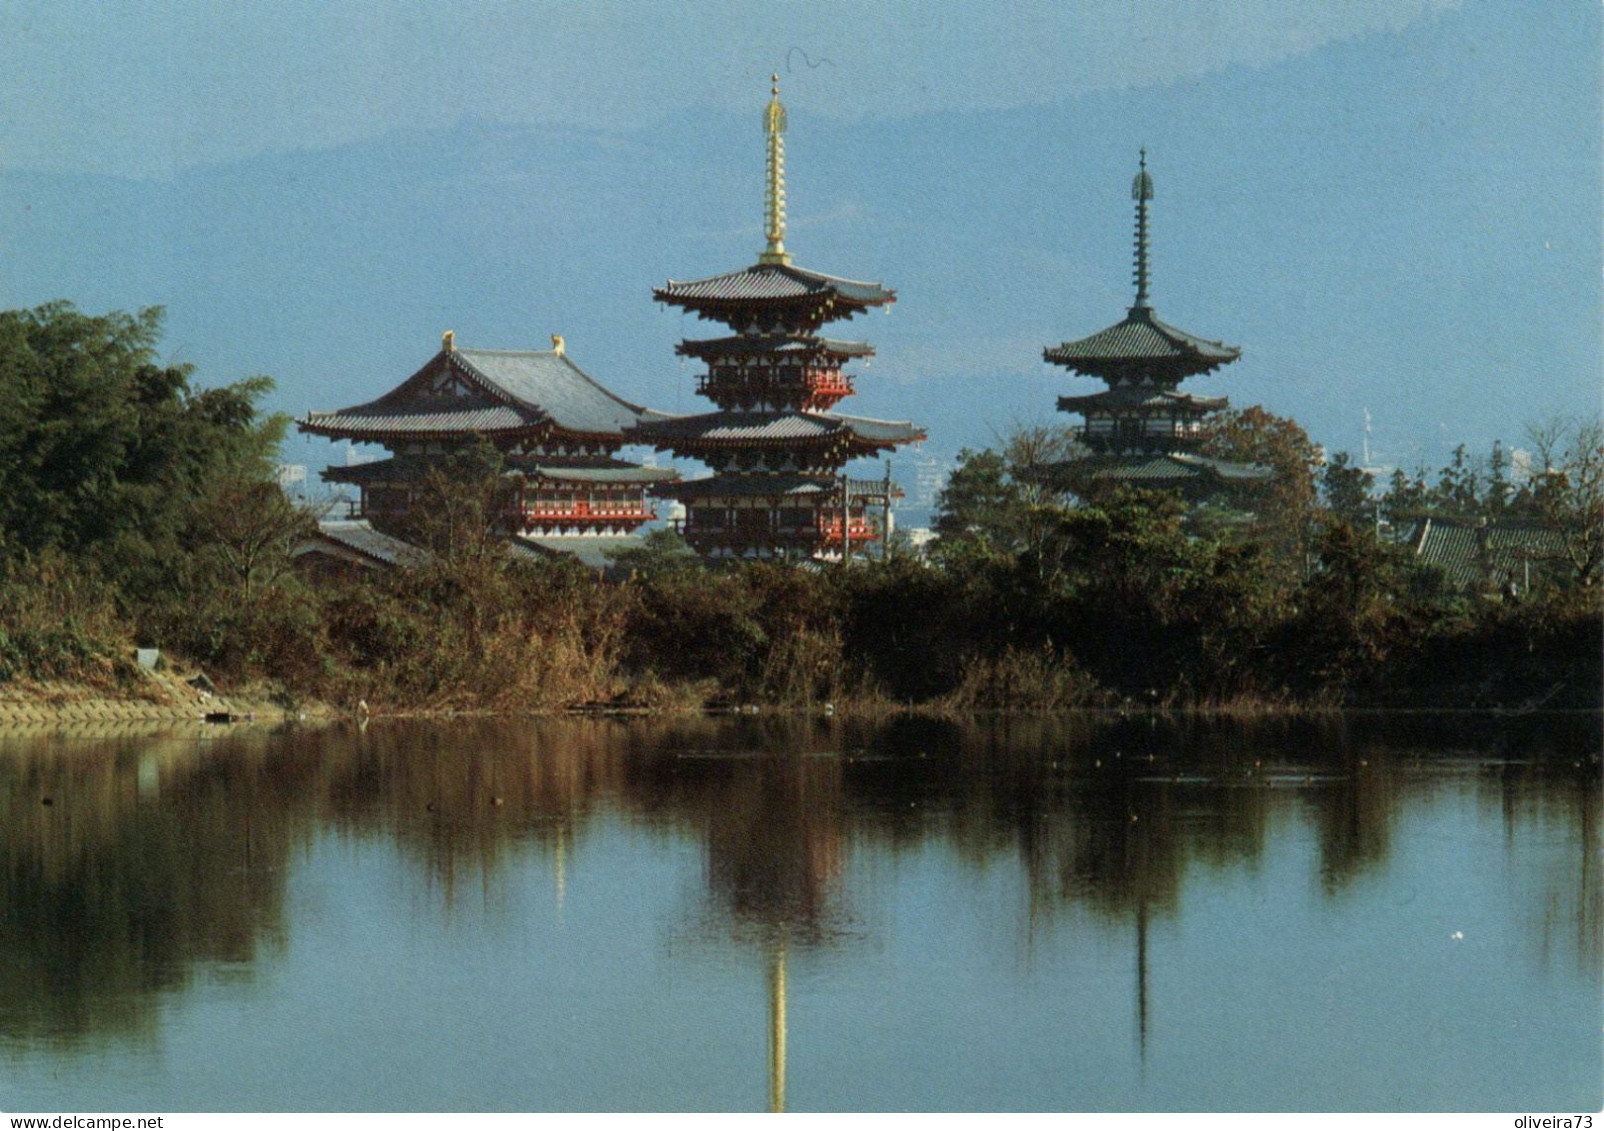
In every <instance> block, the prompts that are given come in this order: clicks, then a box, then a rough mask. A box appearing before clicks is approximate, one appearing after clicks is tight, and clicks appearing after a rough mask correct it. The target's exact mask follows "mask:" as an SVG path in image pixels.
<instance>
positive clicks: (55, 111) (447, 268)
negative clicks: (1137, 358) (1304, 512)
mask: <svg viewBox="0 0 1604 1131" xmlns="http://www.w3.org/2000/svg"><path fill="white" fill-rule="evenodd" d="M1601 51H1604V14H1601V9H1600V5H1599V4H1598V3H1596V2H1595V0H1463V2H1455V0H1325V2H1316V0H1308V2H1297V3H1294V2H1291V0H1234V2H1233V0H1221V2H1218V3H1209V2H1207V0H1194V2H1179V0H1177V2H1154V0H1082V2H1079V3H1074V4H1068V3H1065V4H1048V3H1018V2H1015V3H1004V2H954V3H915V2H882V3H861V4H838V3H829V4H825V3H796V4H774V3H759V2H756V0H731V2H723V3H711V2H703V3H696V2H684V3H673V4H670V3H662V4H649V3H634V2H625V0H611V2H605V0H604V2H599V3H585V4H577V3H576V4H563V3H461V2H459V3H452V4H424V3H406V2H392V3H379V2H377V0H367V2H362V3H325V2H310V0H284V2H277V3H264V4H251V5H239V4H223V3H219V2H207V3H199V2H191V3H175V2H169V3H158V2H150V3H140V4H118V3H95V4H87V3H62V2H51V3H42V2H41V3H34V2H15V0H10V2H8V0H0V305H6V306H29V305H34V304H36V303H39V302H44V301H47V300H50V299H55V298H69V299H73V300H75V301H77V302H78V303H79V304H80V305H81V306H83V307H84V308H86V309H89V310H104V309H112V308H134V307H140V306H145V305H150V304H156V303H161V304H165V305H167V307H168V310H169V335H168V348H169V350H170V351H171V353H172V355H173V356H174V357H176V358H181V359H183V360H186V361H191V362H194V363H195V364H196V366H197V368H198V371H199V372H198V376H199V379H200V380H201V381H202V382H205V383H217V382H221V381H227V380H232V379H235V378H237V377H240V376H243V375H245V374H248V373H255V372H266V373H269V374H271V375H272V376H274V377H275V378H276V379H277V380H278V382H279V394H278V399H277V401H276V402H275V404H274V406H273V407H275V408H282V409H284V410H287V411H290V412H293V413H296V414H301V413H304V412H305V411H306V410H308V409H310V408H322V409H328V408H334V407H338V406H340V405H346V404H352V403H355V402H358V401H362V400H366V399H369V398H371V397H372V396H374V395H377V394H378V393H380V392H382V391H384V390H385V389H387V388H389V387H390V386H391V385H393V384H394V383H396V382H397V381H399V380H400V379H402V378H403V377H405V376H406V375H408V374H409V373H411V372H412V371H413V370H414V369H415V368H416V367H417V366H418V365H419V364H421V363H422V362H423V361H424V360H425V359H426V358H427V357H428V356H429V353H430V352H432V350H433V349H434V348H435V346H436V344H437V343H438V341H439V333H440V331H441V330H442V329H444V328H446V327H447V326H451V327H453V328H455V329H456V330H457V331H458V341H459V342H462V343H464V344H467V345H475V346H487V347H502V348H517V347H522V348H538V347H541V346H543V345H545V344H546V342H547V340H548V337H547V336H548V334H550V333H552V332H561V333H564V334H565V336H566V337H567V339H568V342H569V347H570V353H571V355H572V356H574V357H576V359H578V360H579V361H580V363H581V364H582V365H584V366H586V367H587V368H588V369H590V370H591V371H592V372H594V373H595V374H596V375H597V376H598V377H599V378H601V379H602V380H603V381H605V382H607V383H608V384H610V385H612V386H614V387H615V388H617V389H618V390H619V391H620V392H621V393H623V394H624V395H626V396H629V397H631V398H633V399H636V400H639V401H643V402H646V403H649V404H652V405H654V406H657V407H661V408H664V409H668V410H670V411H674V410H677V411H686V412H688V411H694V410H695V409H696V408H697V407H698V406H699V404H700V402H698V401H697V400H696V398H695V397H694V392H693V390H691V386H692V385H693V384H694V381H693V378H694V374H692V375H690V376H689V377H688V376H687V375H686V373H685V371H684V369H683V367H682V365H681V363H680V361H679V359H677V358H675V357H674V355H673V345H674V342H675V341H676V340H677V339H679V338H680V337H683V336H685V335H687V334H690V335H696V334H698V333H703V332H711V331H709V330H708V329H707V327H705V325H704V326H702V327H698V326H697V325H696V324H695V323H694V321H692V322H690V323H686V322H685V321H684V320H683V319H681V317H680V316H679V315H678V314H677V313H675V312H672V311H665V310H663V309H661V308H659V307H657V306H656V305H655V304H653V303H652V302H651V300H650V289H651V287H653V286H654V285H657V284H660V283H661V282H662V281H663V280H664V279H665V278H668V277H676V278H693V277H696V276H699V275H707V274H713V273H715V272H718V271H722V270H728V269H732V268H735V267H739V266H742V265H744V264H746V263H749V262H751V260H752V258H753V257H754V256H755V254H756V252H757V251H758V250H759V248H760V246H761V236H760V230H759V229H760V222H761V185H760V180H761V169H762V148H761V137H760V134H759V127H758V121H759V116H760V109H761V106H762V101H763V98H764V96H765V93H766V88H767V82H766V79H767V75H768V73H769V72H770V71H773V70H778V71H779V72H780V73H781V75H782V78H783V81H784V92H785V99H786V102H787V105H788V106H789V108H790V111H791V133H790V135H789V137H788V142H787V144H788V155H789V167H790V177H791V181H790V187H791V198H790V204H791V228H790V233H789V237H788V241H787V242H788V244H789V245H790V247H791V248H792V250H793V251H794V252H795V253H796V254H797V258H798V261H799V262H801V263H803V264H805V265H807V266H810V267H814V268H816V269H819V270H825V271H830V272H834V273H838V274H843V275H848V276H853V277H859V278H873V279H883V280H884V281H886V282H887V283H888V284H890V285H892V286H894V287H896V288H897V290H898V292H899V296H900V297H899V302H898V304H897V308H896V314H895V317H893V318H891V319H889V320H885V319H881V318H879V317H878V316H877V317H875V318H874V319H872V320H868V321H864V320H859V321H858V322H857V323H855V324H848V325H847V326H845V327H838V328H837V331H838V332H839V333H841V334H842V335H844V336H862V337H867V338H869V339H870V340H871V341H873V342H874V343H875V344H876V346H877V347H878V348H879V351H880V353H879V356H878V357H877V358H876V359H875V361H874V363H873V368H872V369H870V370H869V371H867V372H866V373H864V374H862V379H861V380H860V381H859V389H860V390H861V393H862V395H861V396H860V397H858V398H857V400H856V402H850V403H849V404H848V405H846V406H843V407H844V408H848V409H851V410H855V411H861V412H864V413H867V414H871V415H879V416H887V417H894V418H899V419H910V418H911V419H913V420H916V421H919V422H920V423H923V424H926V425H927V426H928V427H929V429H930V435H931V443H930V448H931V450H933V451H934V452H935V453H937V454H939V455H942V456H944V457H945V456H947V455H950V454H951V453H952V452H954V451H956V450H957V449H958V448H959V447H960V446H965V445H968V446H976V445H980V444H985V443H987V442H989V441H990V440H991V439H992V438H993V436H994V435H995V434H996V433H997V432H998V431H1002V430H1006V429H1007V428H1008V427H1009V426H1010V424H1012V423H1013V422H1016V421H1019V420H1021V419H1030V418H1035V419H1041V420H1045V419H1057V420H1059V421H1064V420H1065V419H1066V418H1064V417H1059V416H1056V415H1055V414H1054V413H1053V412H1052V407H1053V404H1054V402H1055V399H1056V397H1057V396H1058V395H1060V394H1062V393H1068V392H1087V391H1090V389H1089V388H1088V387H1087V382H1085V381H1084V379H1076V378H1072V377H1069V376H1068V375H1066V374H1064V373H1063V372H1062V371H1060V370H1055V369H1052V368H1051V367H1048V366H1046V365H1044V364H1043V363H1042V361H1041V348H1042V347H1043V346H1045V345H1049V344H1053V343H1056V342H1058V341H1061V340H1064V339H1066V338H1074V337H1079V336H1082V335H1084V334H1087V333H1090V332H1092V331H1094V330H1097V329H1099V328H1101V327H1103V326H1105V325H1108V324H1109V323H1111V322H1114V321H1116V320H1117V319H1118V318H1119V317H1121V316H1122V314H1123V312H1124V308H1125V306H1126V305H1128V303H1129V300H1130V285H1129V256H1130V201H1129V194H1128V186H1129V184H1130V175H1131V173H1132V171H1133V166H1134V163H1135V157H1136V149H1137V147H1138V145H1140V144H1143V143H1146V144H1147V145H1148V146H1149V147H1150V150H1151V152H1152V159H1153V169H1154V173H1155V176H1156V178H1157V180H1158V199H1157V200H1156V201H1155V219H1154V224H1155V228H1154V248H1155V250H1154V254H1155V283H1154V299H1155V305H1156V307H1157V309H1158V312H1159V313H1160V315H1161V316H1163V317H1164V318H1166V319H1167V320H1168V321H1171V322H1173V323H1175V324H1176V325H1179V326H1181V327H1183V328H1185V329H1187V330H1190V331H1193V332H1195V333H1198V334H1201V335H1203V336H1205V337H1209V338H1220V339H1223V340H1225V341H1227V342H1230V343H1233V344H1238V345H1241V346H1242V347H1243V350H1244V352H1243V357H1242V360H1241V361H1240V362H1239V363H1237V364H1235V365H1233V366H1230V367H1227V369H1226V370H1223V371H1222V372H1221V373H1219V374H1217V375H1215V376H1212V377H1209V378H1206V379H1203V380H1201V381H1199V382H1198V383H1197V391H1198V392H1201V393H1206V394H1216V393H1224V394H1227V395H1229V396H1230V397H1231V398H1232V401H1233V403H1235V404H1238V405H1245V404H1254V403H1260V404H1263V405H1265V406H1266V407H1267V408H1269V409H1271V410H1272V411H1275V412H1278V413H1281V414H1284V415H1289V416H1293V417H1295V418H1296V419H1298V420H1299V421H1300V422H1302V423H1303V424H1304V425H1305V426H1306V427H1307V428H1308V429H1309V431H1310V432H1311V434H1312V435H1314V437H1315V438H1316V439H1317V440H1319V441H1321V442H1323V443H1326V444H1328V445H1330V446H1331V447H1333V448H1338V449H1341V448H1346V449H1351V450H1355V451H1357V450H1358V449H1359V447H1360V446H1361V444H1362V442H1363V434H1362V428H1363V420H1364V413H1365V412H1366V410H1368V411H1369V412H1370V413H1371V414H1372V416H1373V417H1374V419H1375V420H1376V433H1375V436H1374V440H1375V443H1376V446H1377V448H1378V449H1379V450H1380V451H1381V452H1382V454H1383V455H1384V456H1386V457H1387V458H1388V459H1391V460H1394V461H1397V462H1403V463H1406V464H1409V465H1413V464H1415V463H1417V462H1418V463H1425V464H1427V465H1429V466H1431V467H1435V466H1438V465H1439V464H1440V463H1441V462H1442V457H1443V456H1445V454H1446V451H1447V449H1448V448H1449V447H1451V446H1452V445H1453V444H1454V443H1457V442H1461V441H1464V442H1467V443H1469V444H1471V445H1472V446H1473V447H1475V448H1478V449H1480V450H1485V449H1486V448H1487V446H1488V445H1489V444H1490V443H1491V441H1492V440H1493V438H1494V437H1501V438H1503V439H1504V440H1505V441H1508V442H1514V443H1518V442H1519V441H1520V439H1521V435H1522V433H1523V430H1524V427H1525V425H1526V424H1527V423H1530V422H1533V421H1536V420H1540V419H1543V418H1545V417H1547V416H1550V415H1552V414H1555V413H1585V412H1596V411H1598V410H1599V406H1600V391H1601V384H1600V382H1601V376H1600V369H1601V366H1604V337H1601V329H1600V308H1601V303H1604V289H1601V267H1604V257H1601V242H1600V215H1601V204H1604V176H1601V168H1600V164H1601V129H1600V126H1601V120H1600V102H1601V97H1604V87H1601V81H1600V71H1601V64H1600V59H1601ZM688 390H691V391H688ZM313 447H314V446H309V445H308V444H307V443H306V442H302V443H300V444H299V446H297V447H295V448H293V449H292V455H293V456H294V458H297V459H308V460H310V461H311V462H320V461H321V460H322V459H325V458H327V454H328V453H327V450H326V448H322V447H318V450H316V451H314V450H313Z"/></svg>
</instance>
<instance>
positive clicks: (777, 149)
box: [757, 75, 791, 266]
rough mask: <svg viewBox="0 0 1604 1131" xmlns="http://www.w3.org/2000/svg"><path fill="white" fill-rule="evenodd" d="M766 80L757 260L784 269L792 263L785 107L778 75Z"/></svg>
mask: <svg viewBox="0 0 1604 1131" xmlns="http://www.w3.org/2000/svg"><path fill="white" fill-rule="evenodd" d="M769 81H770V83H771V84H772V85H771V86H770V89H769V104H768V106H766V107H764V110H763V132H764V133H765V134H766V135H768V168H767V170H766V171H767V180H766V184H765V187H764V192H763V235H764V238H765V239H766V240H767V241H768V242H767V244H766V245H765V247H764V248H763V253H762V254H761V255H759V256H758V257H757V261H758V262H759V263H770V264H778V265H780V266H784V265H785V264H788V263H790V262H791V256H790V255H789V254H788V253H787V252H786V250H785V107H784V105H782V104H781V102H780V76H779V75H770V76H769Z"/></svg>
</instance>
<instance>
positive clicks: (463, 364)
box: [297, 349, 658, 439]
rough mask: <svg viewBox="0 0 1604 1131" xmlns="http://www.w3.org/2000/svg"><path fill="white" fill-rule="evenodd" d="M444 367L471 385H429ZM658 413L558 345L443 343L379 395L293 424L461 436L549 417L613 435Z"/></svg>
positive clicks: (340, 431) (336, 433) (574, 428)
mask: <svg viewBox="0 0 1604 1131" xmlns="http://www.w3.org/2000/svg"><path fill="white" fill-rule="evenodd" d="M444 366H449V367H450V368H451V369H452V370H454V371H455V372H456V373H458V374H461V375H462V376H463V377H464V378H465V379H466V381H467V383H468V384H469V385H470V386H471V389H472V391H471V392H470V393H468V394H467V395H463V396H452V395H446V394H441V393H437V392H433V391H432V390H431V377H432V376H433V375H434V374H436V373H438V372H439V371H440V369H441V368H442V367H444ZM657 416H658V414H657V413H654V412H652V411H650V410H649V409H644V408H641V407H640V406H639V405H634V404H630V403H629V402H628V401H626V400H623V399H622V398H620V397H618V396H616V395H614V394H613V393H612V392H610V391H608V390H607V389H606V388H604V387H603V386H601V385H600V384H598V383H597V382H596V381H595V379H594V378H592V377H591V376H590V375H589V374H587V373H586V372H585V371H584V370H582V369H580V368H579V367H578V366H577V365H575V364H574V363H573V362H571V361H569V360H568V358H567V357H566V356H565V355H564V354H561V353H558V352H557V351H556V350H477V349H455V350H450V351H446V350H442V351H441V352H440V353H437V354H435V356H434V357H432V358H430V359H429V361H428V363H427V364H425V365H424V366H423V368H422V369H420V370H418V372H416V373H414V374H413V375H412V376H411V377H409V378H407V380H405V381H403V382H402V383H401V384H400V385H398V386H397V387H396V388H394V389H392V390H390V391H389V392H388V393H386V394H384V396H382V397H380V398H378V399H377V400H374V401H369V402H367V403H366V404H360V405H354V406H352V407H350V408H344V409H340V410H338V411H336V412H311V413H308V414H307V415H306V417H305V418H304V419H302V420H300V421H298V422H297V423H298V424H299V425H300V427H301V429H302V430H303V431H306V432H312V433H316V434H318V435H324V436H332V437H351V438H353V439H360V438H362V437H365V436H373V437H378V436H386V435H409V436H424V435H461V434H464V433H474V432H477V433H491V432H507V431H517V430H527V429H532V428H536V427H539V426H541V425H544V424H546V423H547V422H550V423H551V424H554V425H556V426H557V427H558V428H561V429H564V430H566V431H569V432H575V433H581V434H585V435H601V436H616V435H619V434H620V433H622V432H623V430H624V429H625V428H628V427H632V426H633V425H635V424H637V423H639V422H640V421H642V420H651V419H655V418H656V417H657Z"/></svg>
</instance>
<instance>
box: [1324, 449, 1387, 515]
mask: <svg viewBox="0 0 1604 1131" xmlns="http://www.w3.org/2000/svg"><path fill="white" fill-rule="evenodd" d="M1375 485H1376V477H1375V476H1374V475H1372V474H1370V472H1368V471H1366V470H1365V469H1364V468H1362V467H1356V466H1354V463H1353V457H1352V456H1350V455H1349V454H1348V453H1347V452H1338V453H1337V454H1336V455H1334V456H1332V457H1331V459H1330V461H1328V462H1327V463H1326V465H1325V468H1324V469H1323V470H1322V471H1321V472H1320V490H1321V493H1322V494H1323V495H1324V496H1325V503H1326V509H1327V510H1329V511H1330V512H1331V513H1332V514H1334V515H1336V516H1337V517H1338V518H1341V519H1342V520H1343V521H1345V522H1349V523H1352V524H1353V525H1355V526H1361V525H1364V524H1366V523H1369V522H1372V521H1374V519H1375V503H1374V502H1373V501H1372V500H1371V497H1370V493H1371V491H1372V490H1374V489H1375Z"/></svg>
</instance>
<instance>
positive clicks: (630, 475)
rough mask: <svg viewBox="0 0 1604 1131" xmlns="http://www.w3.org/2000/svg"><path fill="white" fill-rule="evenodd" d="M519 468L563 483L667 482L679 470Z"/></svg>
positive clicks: (526, 473) (677, 475)
mask: <svg viewBox="0 0 1604 1131" xmlns="http://www.w3.org/2000/svg"><path fill="white" fill-rule="evenodd" d="M520 470H523V473H524V474H525V475H527V476H529V478H531V479H536V478H539V479H552V480H557V481H560V482H564V483H628V484H635V483H667V482H671V481H673V480H675V479H678V478H679V472H677V471H675V470H674V469H673V468H671V467H635V466H631V467H618V468H606V467H548V466H546V465H545V464H541V465H540V466H538V467H531V468H528V469H520Z"/></svg>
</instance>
